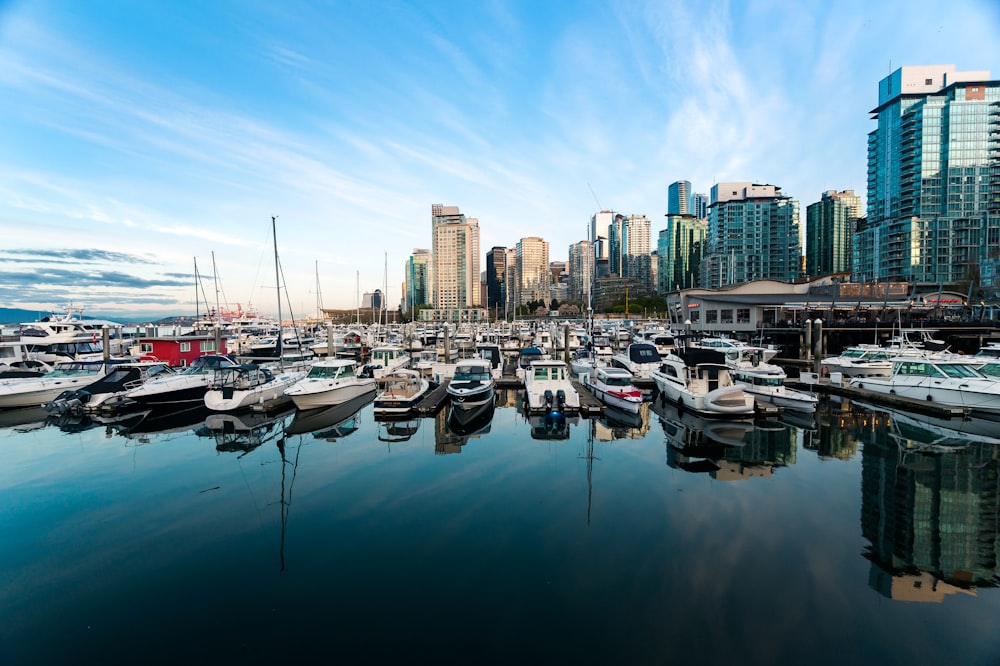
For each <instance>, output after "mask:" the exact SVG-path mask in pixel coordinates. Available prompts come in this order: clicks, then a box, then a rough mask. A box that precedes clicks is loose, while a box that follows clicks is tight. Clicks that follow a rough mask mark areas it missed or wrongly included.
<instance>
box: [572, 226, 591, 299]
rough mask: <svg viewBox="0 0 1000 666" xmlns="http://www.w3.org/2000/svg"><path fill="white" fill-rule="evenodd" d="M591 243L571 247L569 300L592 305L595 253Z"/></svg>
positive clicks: (582, 242) (580, 243)
mask: <svg viewBox="0 0 1000 666" xmlns="http://www.w3.org/2000/svg"><path fill="white" fill-rule="evenodd" d="M592 248H593V246H592V245H591V244H590V241H580V242H579V243H573V244H572V245H570V246H569V262H568V263H569V299H570V300H572V301H577V302H579V303H582V304H583V307H584V308H586V307H587V305H588V304H589V303H590V300H591V299H590V290H591V289H592V288H593V284H594V251H593V249H592Z"/></svg>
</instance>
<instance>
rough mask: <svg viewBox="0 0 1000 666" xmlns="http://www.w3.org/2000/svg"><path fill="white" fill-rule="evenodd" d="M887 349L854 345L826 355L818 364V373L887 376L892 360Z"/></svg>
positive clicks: (890, 369)
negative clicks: (838, 352)
mask: <svg viewBox="0 0 1000 666" xmlns="http://www.w3.org/2000/svg"><path fill="white" fill-rule="evenodd" d="M889 359H890V354H889V352H888V351H887V350H885V349H883V348H882V347H879V346H878V345H854V346H853V347H847V348H846V349H844V351H842V352H841V353H840V355H838V356H828V357H826V358H824V359H823V361H822V363H821V364H820V373H821V374H822V375H823V376H825V377H829V376H830V375H831V374H832V373H835V372H839V373H840V374H841V375H842V376H844V377H888V376H889V375H890V374H891V373H892V361H890V360H889Z"/></svg>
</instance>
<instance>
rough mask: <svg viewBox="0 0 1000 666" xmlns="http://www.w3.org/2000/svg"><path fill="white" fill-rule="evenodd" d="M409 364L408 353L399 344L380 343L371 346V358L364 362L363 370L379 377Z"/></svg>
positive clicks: (376, 377)
mask: <svg viewBox="0 0 1000 666" xmlns="http://www.w3.org/2000/svg"><path fill="white" fill-rule="evenodd" d="M409 364H410V355H409V354H408V353H407V352H406V350H405V349H403V348H402V347H400V346H399V345H381V346H378V347H372V354H371V358H370V359H369V361H368V363H366V364H365V366H364V367H365V370H366V371H368V372H369V373H371V376H372V377H374V378H375V379H381V378H382V377H385V376H386V375H388V374H391V373H392V372H394V371H396V370H399V369H401V368H405V367H407V366H409Z"/></svg>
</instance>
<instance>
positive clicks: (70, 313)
mask: <svg viewBox="0 0 1000 666" xmlns="http://www.w3.org/2000/svg"><path fill="white" fill-rule="evenodd" d="M121 328H122V325H121V324H119V323H117V322H113V321H108V320H105V319H85V318H84V317H83V308H79V307H73V306H69V307H67V308H66V310H65V311H63V312H57V313H52V314H49V315H46V316H44V317H41V318H40V319H37V320H35V321H32V322H25V323H22V324H21V326H20V335H21V342H23V343H24V344H25V345H26V346H27V348H28V353H29V354H30V356H31V358H32V359H34V360H38V361H45V362H46V363H51V364H55V363H56V362H58V361H66V360H78V361H83V360H88V361H93V360H101V356H102V355H103V353H104V335H105V333H107V335H108V339H109V343H110V345H111V347H112V348H111V349H109V350H108V351H109V352H110V353H111V354H121V353H122V348H121V339H120V337H119V332H120V331H121Z"/></svg>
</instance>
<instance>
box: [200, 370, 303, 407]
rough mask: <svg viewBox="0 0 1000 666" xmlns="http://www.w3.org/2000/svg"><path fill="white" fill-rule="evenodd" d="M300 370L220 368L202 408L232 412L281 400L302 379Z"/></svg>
mask: <svg viewBox="0 0 1000 666" xmlns="http://www.w3.org/2000/svg"><path fill="white" fill-rule="evenodd" d="M305 374H306V373H305V371H303V370H287V371H286V370H281V369H278V372H272V370H271V369H270V368H268V367H266V366H262V365H255V364H253V363H247V364H243V365H234V366H226V367H220V368H218V369H217V370H216V371H215V375H214V377H213V379H212V383H211V385H210V386H209V388H208V390H207V391H205V397H204V400H205V406H206V407H208V408H209V409H211V410H212V411H214V412H233V411H237V410H241V409H249V408H251V407H253V406H255V405H264V404H265V403H272V402H277V401H280V400H283V399H285V397H286V396H285V389H287V388H289V387H290V386H292V385H294V384H295V383H296V382H297V381H299V380H300V379H302V378H303V377H304V376H305Z"/></svg>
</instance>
